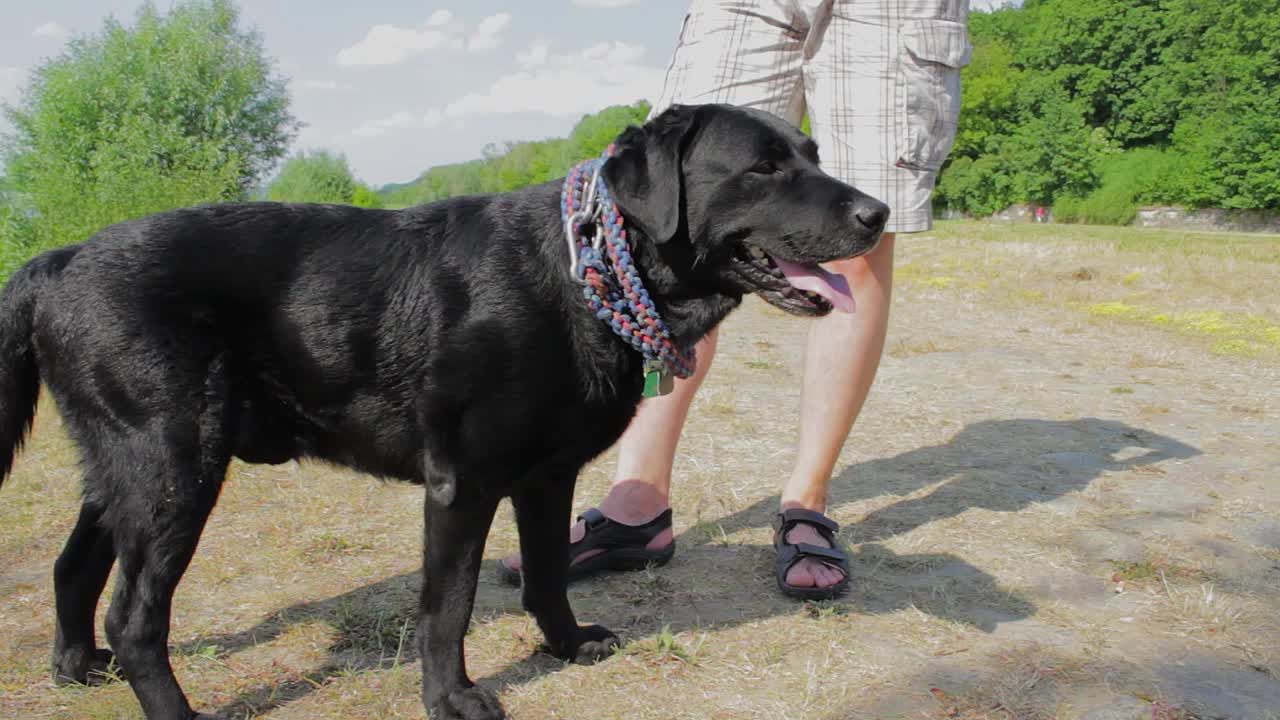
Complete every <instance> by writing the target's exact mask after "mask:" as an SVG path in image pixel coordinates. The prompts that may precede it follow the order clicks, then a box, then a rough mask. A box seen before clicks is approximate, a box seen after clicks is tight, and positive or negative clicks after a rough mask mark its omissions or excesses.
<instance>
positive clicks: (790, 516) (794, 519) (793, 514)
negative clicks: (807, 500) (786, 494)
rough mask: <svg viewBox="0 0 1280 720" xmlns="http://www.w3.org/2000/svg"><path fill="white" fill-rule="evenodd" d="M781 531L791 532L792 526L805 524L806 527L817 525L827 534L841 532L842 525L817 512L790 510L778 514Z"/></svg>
mask: <svg viewBox="0 0 1280 720" xmlns="http://www.w3.org/2000/svg"><path fill="white" fill-rule="evenodd" d="M775 522H776V524H777V527H778V529H779V530H790V529H791V528H790V526H791V525H794V524H796V523H805V524H806V525H815V526H817V527H819V528H822V529H825V530H826V531H827V532H830V533H832V534H833V535H834V534H835V533H838V532H840V525H839V523H837V522H836V521H835V520H832V519H831V518H829V517H827V516H826V515H823V514H822V513H820V512H818V511H816V510H806V509H804V508H790V509H787V510H783V511H782V512H780V513H778V515H777V517H776V520H775Z"/></svg>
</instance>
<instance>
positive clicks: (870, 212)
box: [853, 198, 889, 233]
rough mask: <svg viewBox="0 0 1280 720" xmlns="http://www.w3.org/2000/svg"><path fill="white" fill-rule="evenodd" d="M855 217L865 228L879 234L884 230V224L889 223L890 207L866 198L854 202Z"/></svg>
mask: <svg viewBox="0 0 1280 720" xmlns="http://www.w3.org/2000/svg"><path fill="white" fill-rule="evenodd" d="M853 216H854V217H855V218H856V219H857V220H858V222H859V223H861V224H862V225H863V227H865V228H867V229H868V230H870V231H871V232H873V233H878V232H880V231H881V230H884V224H885V223H886V222H888V221H889V206H888V205H885V204H884V203H882V202H880V201H879V200H873V199H871V198H864V199H861V200H858V201H855V202H854V204H853Z"/></svg>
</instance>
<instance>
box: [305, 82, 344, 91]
mask: <svg viewBox="0 0 1280 720" xmlns="http://www.w3.org/2000/svg"><path fill="white" fill-rule="evenodd" d="M298 87H299V88H300V89H302V90H312V91H315V92H338V91H346V90H353V89H354V88H353V87H352V86H351V85H349V84H347V83H344V82H338V81H337V80H302V81H300V82H299V83H298Z"/></svg>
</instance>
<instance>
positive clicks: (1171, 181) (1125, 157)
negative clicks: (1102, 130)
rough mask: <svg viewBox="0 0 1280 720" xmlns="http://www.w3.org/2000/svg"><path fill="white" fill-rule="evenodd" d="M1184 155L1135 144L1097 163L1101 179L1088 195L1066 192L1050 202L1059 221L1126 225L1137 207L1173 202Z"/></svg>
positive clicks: (1183, 165)
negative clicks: (1139, 146)
mask: <svg viewBox="0 0 1280 720" xmlns="http://www.w3.org/2000/svg"><path fill="white" fill-rule="evenodd" d="M1185 162H1186V161H1185V159H1184V158H1183V157H1182V156H1179V155H1177V154H1175V153H1173V152H1171V151H1169V150H1162V149H1158V148H1138V149H1135V150H1129V151H1126V152H1123V153H1117V154H1114V155H1111V156H1109V157H1108V158H1107V159H1106V160H1104V161H1103V162H1101V163H1100V174H1101V182H1100V183H1099V186H1098V188H1097V189H1096V190H1094V191H1093V192H1091V193H1089V194H1088V195H1086V196H1084V197H1081V196H1079V195H1066V196H1063V197H1060V198H1059V199H1058V201H1057V202H1056V203H1055V204H1054V208H1053V214H1054V218H1055V219H1057V220H1058V221H1059V222H1074V223H1089V224H1092V225H1128V224H1129V223H1131V222H1133V219H1134V218H1135V217H1137V214H1138V207H1140V206H1142V205H1152V204H1169V203H1176V202H1178V200H1179V199H1180V195H1181V192H1180V189H1179V187H1180V180H1181V178H1182V177H1183V175H1184V171H1185Z"/></svg>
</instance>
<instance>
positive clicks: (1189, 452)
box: [0, 223, 1280, 720]
mask: <svg viewBox="0 0 1280 720" xmlns="http://www.w3.org/2000/svg"><path fill="white" fill-rule="evenodd" d="M898 277H899V282H898V286H897V288H896V295H895V303H894V307H893V323H892V331H891V336H890V339H889V344H888V349H887V352H886V356H885V359H884V363H883V366H882V370H881V373H880V377H879V380H878V384H877V386H876V388H875V390H874V392H873V394H872V398H871V400H870V402H869V403H868V406H867V407H866V409H865V411H864V413H863V416H862V418H861V419H860V420H859V422H858V425H857V427H856V428H855V430H854V432H853V434H852V435H851V437H850V440H849V442H848V444H847V446H846V448H845V451H844V453H843V455H842V459H841V464H840V466H839V468H838V471H837V472H838V475H837V477H836V478H835V479H834V481H833V485H832V496H831V505H830V514H831V515H832V516H833V517H834V518H835V519H836V520H838V521H839V522H840V523H841V524H842V525H843V531H842V533H841V537H842V539H843V541H844V542H845V543H846V544H847V545H848V546H849V547H850V549H851V552H852V571H853V578H852V579H853V583H852V587H851V590H850V592H849V593H848V595H846V596H845V597H844V598H842V599H840V600H838V601H835V602H829V603H821V604H809V605H805V604H801V603H797V602H794V601H790V600H788V599H785V598H783V597H781V596H780V595H778V594H777V592H776V590H775V589H774V587H773V579H772V574H771V567H772V565H771V562H772V551H771V549H770V545H769V542H770V530H769V520H770V515H771V513H773V512H774V511H775V508H776V506H777V501H778V496H777V488H778V484H779V482H780V480H781V479H782V478H783V477H784V476H785V475H786V474H787V472H788V470H789V468H790V463H791V462H792V460H793V457H794V453H793V446H794V441H795V427H796V409H797V399H798V395H797V390H796V388H797V383H798V381H799V368H800V358H801V353H802V348H803V341H804V337H805V333H806V331H807V323H806V322H804V321H801V320H796V319H792V318H786V317H782V316H780V315H779V314H778V313H776V312H774V311H773V310H772V309H770V308H768V307H766V306H764V305H763V304H762V303H759V302H756V301H751V302H748V303H747V305H746V306H745V308H744V309H743V310H742V311H740V312H738V313H737V314H736V315H735V316H733V317H732V318H731V320H730V321H729V323H728V326H727V328H726V330H725V332H724V333H723V334H722V341H721V347H722V350H721V353H720V355H719V357H717V358H716V368H715V370H714V371H713V372H712V375H711V379H710V380H709V382H708V384H707V386H706V388H705V390H704V392H703V393H701V395H700V396H699V398H698V401H697V404H696V406H695V411H694V414H693V417H692V418H691V420H690V423H689V426H688V428H687V431H686V433H685V436H684V441H683V445H682V453H681V456H680V458H679V460H678V462H677V466H676V486H675V493H676V496H675V498H674V505H675V515H676V531H677V543H678V551H677V554H676V557H675V559H674V560H673V561H672V563H671V565H669V566H668V567H666V568H663V569H659V570H655V571H651V572H642V573H634V574H629V575H614V576H610V577H607V578H603V579H600V580H595V581H589V582H584V583H581V584H578V585H575V586H574V587H573V589H572V591H571V594H572V599H573V601H574V604H575V609H576V610H577V613H578V616H579V618H580V620H582V621H584V622H600V623H603V624H605V625H608V626H610V627H612V628H613V629H614V630H616V631H619V632H620V634H621V635H623V638H624V641H626V642H627V645H626V646H625V647H624V649H623V651H622V652H621V653H620V654H619V655H618V656H616V657H614V658H611V659H609V660H608V661H606V662H604V663H602V664H600V665H597V666H594V667H577V666H572V665H569V666H566V665H563V664H561V663H560V662H558V661H556V660H555V659H553V658H550V657H548V656H546V655H542V654H539V653H537V652H536V648H537V643H538V641H539V639H540V638H539V636H538V632H537V628H536V627H535V625H534V623H533V622H532V620H531V619H530V618H529V617H527V616H526V615H525V614H524V613H523V612H521V611H520V608H519V599H518V597H517V593H516V592H515V591H513V590H511V589H509V588H507V587H505V586H503V585H501V584H500V583H499V582H498V580H497V578H496V577H495V576H494V574H493V573H492V571H491V568H488V569H486V572H485V574H484V576H483V577H482V579H481V587H480V592H479V597H478V599H477V608H476V615H475V620H474V623H473V627H472V629H471V632H470V634H469V636H468V638H467V643H468V644H467V655H468V663H469V669H470V671H471V674H472V676H473V677H474V678H476V679H477V680H478V681H479V682H480V683H481V684H483V685H486V686H488V687H491V688H493V689H495V690H497V691H498V692H499V693H500V695H501V697H502V700H503V702H504V704H505V706H506V707H507V709H508V711H509V712H510V714H511V716H512V717H514V718H516V719H517V720H520V719H534V718H584V717H592V718H627V719H648V718H655V719H656V718H664V719H665V718H690V719H693V718H697V719H706V718H715V719H729V718H744V719H745V718H752V719H757V718H760V719H769V718H821V719H828V720H837V719H840V720H843V719H849V720H852V719H854V718H933V719H945V718H960V719H962V720H965V719H969V720H976V719H978V718H1000V719H1017V720H1022V719H1029V720H1037V719H1040V718H1082V719H1083V718H1089V719H1092V720H1137V719H1138V718H1151V719H1153V720H1190V719H1192V718H1200V719H1201V720H1208V719H1209V718H1230V719H1232V720H1237V719H1238V720H1253V719H1260V720H1261V719H1266V718H1272V719H1275V718H1280V472H1278V471H1277V469H1276V467H1277V465H1278V464H1280V431H1278V429H1280V423H1278V422H1277V416H1278V414H1280V288H1278V287H1277V284H1276V280H1277V278H1280V241H1277V240H1275V239H1270V238H1261V237H1249V236H1234V235H1192V234H1186V233H1169V232H1159V231H1138V230H1128V229H1123V230H1122V229H1113V230H1108V229H1094V228H1061V227H1057V226H1009V225H985V224H977V223H943V224H942V225H940V227H939V228H938V229H937V230H936V231H934V232H932V233H929V234H927V235H923V236H912V237H910V238H904V239H902V240H900V241H899V275H898ZM50 407H51V406H50V405H49V404H46V407H45V409H44V411H43V412H42V414H41V415H40V418H39V421H38V427H37V432H36V435H35V437H34V439H33V441H32V442H31V443H30V444H29V446H28V449H27V451H26V452H25V454H24V455H23V456H22V459H21V460H20V462H19V463H18V465H17V468H16V471H15V473H14V475H13V476H12V477H11V478H10V479H9V480H8V481H7V482H6V484H5V487H4V488H3V490H2V491H0V717H2V718H23V719H26V718H68V719H69V718H97V719H105V718H140V717H141V713H140V711H139V709H138V706H137V704H136V702H135V700H134V698H133V696H132V694H131V693H130V691H129V689H128V687H127V685H125V684H123V683H114V684H110V685H107V686H104V687H100V688H57V687H54V686H53V684H52V683H51V682H50V680H49V676H48V656H49V650H50V647H51V643H52V633H53V596H52V580H51V571H52V565H53V561H54V558H55V557H56V555H57V553H58V550H59V547H60V544H61V542H62V541H63V540H64V539H65V537H66V535H67V533H68V532H69V530H70V527H71V525H72V523H73V521H74V518H75V512H76V507H77V494H78V491H79V488H78V474H77V471H76V467H75V455H74V451H73V450H72V449H71V448H70V447H69V446H68V444H67V441H66V439H65V437H64V436H63V435H62V434H61V431H60V429H59V421H58V418H57V415H56V413H55V412H53V411H52V410H51V409H50ZM612 468H613V458H612V455H607V456H606V457H604V458H602V459H601V460H600V461H599V462H598V463H596V464H595V465H593V466H592V467H590V468H589V469H588V470H587V471H586V472H585V473H584V476H583V477H582V479H581V483H580V486H579V492H578V500H577V506H578V508H579V509H582V508H585V507H586V506H588V505H589V504H591V502H593V501H594V500H596V499H598V498H599V497H600V496H601V495H602V493H603V492H604V489H605V487H606V486H607V483H608V480H609V479H610V477H611V474H612ZM421 494H422V491H421V490H420V489H418V488H414V487H408V486H399V485H388V484H384V483H380V482H377V481H374V480H371V479H369V478H367V477H364V476H359V475H354V474H351V473H348V472H346V471H342V470H337V469H333V468H329V467H324V466H319V465H315V464H303V465H301V466H299V465H296V464H290V465H285V466H279V467H265V466H255V467H249V466H243V465H236V466H234V467H233V468H232V474H231V477H230V478H229V482H228V483H227V485H226V488H225V490H224V492H223V496H222V500H221V502H220V504H219V506H218V509H217V510H216V511H215V513H214V516H213V518H212V520H211V521H210V523H209V528H208V530H207V531H206V533H205V539H204V541H203V543H202V545H201V548H200V551H199V552H198V554H197V557H196V559H195V561H194V563H193V565H192V567H191V570H190V571H189V572H188V573H187V575H186V578H185V580H184V581H183V584H182V585H181V586H180V588H179V590H178V596H177V601H176V608H175V612H174V624H173V635H172V651H173V656H174V666H175V668H176V671H177V673H178V676H179V679H180V680H181V681H182V682H183V684H184V686H185V688H186V690H187V693H188V695H189V696H190V697H191V698H192V700H193V703H195V704H196V705H197V706H198V707H200V708H201V709H204V710H206V711H220V712H222V713H224V714H226V715H227V716H229V717H233V718H250V717H253V718H257V717H261V718H277V719H280V720H284V719H286V718H297V719H300V718H421V717H423V710H422V707H421V705H420V703H419V699H418V683H419V681H420V677H421V669H420V665H419V663H418V661H417V659H416V657H415V654H414V652H413V649H412V648H413V643H412V631H411V623H410V622H409V620H410V618H411V617H412V615H413V613H414V610H415V593H416V588H417V587H418V580H417V578H416V570H417V566H418V563H419V557H420V554H419V553H420V544H421V539H420V537H421V535H420V524H421V512H420V505H421V500H422V497H421ZM515 548H516V540H515V531H514V522H513V520H512V517H511V513H510V511H509V509H508V508H505V507H504V509H503V510H502V511H501V513H500V517H499V521H498V523H497V525H496V527H495V530H494V532H493V535H492V536H491V539H490V543H489V545H488V548H487V550H486V555H487V557H488V558H490V560H492V559H496V558H498V557H500V556H502V555H504V554H506V553H508V552H511V551H512V550H514V549H515ZM100 615H101V609H100Z"/></svg>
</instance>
